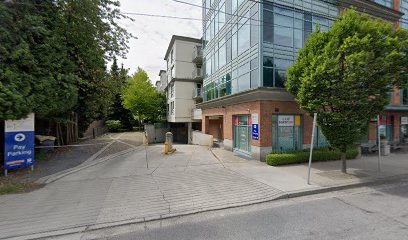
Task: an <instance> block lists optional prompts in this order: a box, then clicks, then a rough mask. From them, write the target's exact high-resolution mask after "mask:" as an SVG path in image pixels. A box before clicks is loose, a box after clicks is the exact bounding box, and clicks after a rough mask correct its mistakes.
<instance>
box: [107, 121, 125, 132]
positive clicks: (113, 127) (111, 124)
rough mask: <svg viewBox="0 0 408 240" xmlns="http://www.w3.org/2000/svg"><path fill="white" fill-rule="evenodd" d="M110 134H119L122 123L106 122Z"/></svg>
mask: <svg viewBox="0 0 408 240" xmlns="http://www.w3.org/2000/svg"><path fill="white" fill-rule="evenodd" d="M105 124H106V126H107V127H108V129H109V132H119V130H120V129H122V123H121V122H120V121H119V120H108V121H106V122H105Z"/></svg>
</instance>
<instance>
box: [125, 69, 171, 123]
mask: <svg viewBox="0 0 408 240" xmlns="http://www.w3.org/2000/svg"><path fill="white" fill-rule="evenodd" d="M122 99H123V104H124V106H125V108H127V109H129V110H130V111H131V112H132V113H133V115H135V116H137V117H138V119H139V121H158V120H161V116H163V113H164V112H165V97H163V94H160V93H159V92H158V91H157V90H156V88H155V87H154V86H153V85H152V83H151V82H150V80H149V78H148V76H147V73H146V72H145V71H144V70H143V69H141V68H139V69H138V71H137V72H136V73H135V74H134V75H133V76H132V77H131V78H129V80H128V85H127V87H126V88H125V90H124V92H123V95H122ZM163 99H164V100H163Z"/></svg>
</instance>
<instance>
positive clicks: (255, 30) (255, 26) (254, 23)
mask: <svg viewBox="0 0 408 240" xmlns="http://www.w3.org/2000/svg"><path fill="white" fill-rule="evenodd" d="M258 16H259V15H258V6H257V5H256V4H255V5H254V6H252V8H251V20H250V23H251V47H252V46H255V45H256V44H258V41H259V23H260V22H259V21H258V19H259V17H258Z"/></svg>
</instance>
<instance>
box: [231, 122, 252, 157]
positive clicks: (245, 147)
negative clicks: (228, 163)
mask: <svg viewBox="0 0 408 240" xmlns="http://www.w3.org/2000/svg"><path fill="white" fill-rule="evenodd" d="M250 141H251V125H250V116H249V115H240V116H234V149H236V150H240V151H243V152H247V153H250V152H251V142H250Z"/></svg>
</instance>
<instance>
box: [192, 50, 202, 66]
mask: <svg viewBox="0 0 408 240" xmlns="http://www.w3.org/2000/svg"><path fill="white" fill-rule="evenodd" d="M192 57H193V63H195V64H198V65H201V64H202V63H203V49H202V48H201V46H195V47H194V51H193V55H192Z"/></svg>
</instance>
